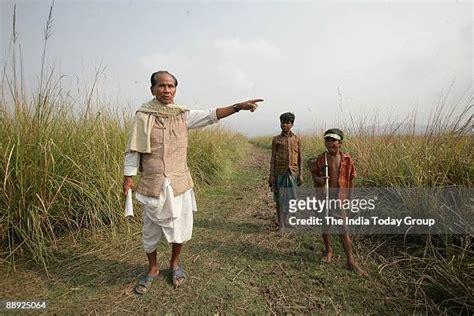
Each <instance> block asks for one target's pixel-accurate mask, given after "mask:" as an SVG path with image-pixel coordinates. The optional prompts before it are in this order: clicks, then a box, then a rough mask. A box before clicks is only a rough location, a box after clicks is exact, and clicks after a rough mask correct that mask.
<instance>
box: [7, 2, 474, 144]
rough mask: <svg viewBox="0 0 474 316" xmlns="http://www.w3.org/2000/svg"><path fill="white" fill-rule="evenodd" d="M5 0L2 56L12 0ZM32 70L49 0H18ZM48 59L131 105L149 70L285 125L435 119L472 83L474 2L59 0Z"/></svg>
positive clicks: (261, 127) (252, 117)
mask: <svg viewBox="0 0 474 316" xmlns="http://www.w3.org/2000/svg"><path fill="white" fill-rule="evenodd" d="M0 2H1V7H0V9H1V38H0V40H1V42H0V46H1V47H0V48H1V51H0V53H1V54H2V55H1V62H2V64H3V63H4V62H5V59H6V54H7V49H8V42H9V40H10V36H11V35H10V34H11V20H12V12H13V1H8V0H0ZM16 3H17V32H18V33H19V43H21V46H22V54H23V63H24V68H25V75H26V77H27V78H29V79H34V80H37V79H36V78H37V77H38V74H39V65H40V63H41V52H42V47H43V28H44V25H45V21H46V18H47V15H48V11H49V5H50V3H48V1H16ZM53 17H54V25H53V31H54V33H53V36H52V37H51V39H50V41H49V42H48V45H49V46H48V64H49V65H55V66H56V67H57V68H58V69H60V72H61V74H63V75H65V76H66V77H65V79H64V82H63V84H64V86H65V87H67V88H68V89H69V88H70V87H74V86H75V85H77V81H78V80H79V82H80V83H79V85H80V88H81V89H84V88H86V87H87V86H88V85H90V81H91V80H92V78H93V75H94V71H95V69H97V68H98V67H99V66H102V67H104V71H103V73H102V74H101V76H100V85H99V92H98V93H99V94H101V95H103V96H107V97H112V98H114V100H117V104H116V106H117V107H124V108H126V109H127V110H128V111H129V112H130V113H132V112H133V111H134V110H135V109H136V108H138V106H139V105H140V104H141V103H143V102H146V101H148V100H150V99H151V95H150V92H149V85H150V84H149V77H150V74H151V73H152V72H154V71H156V70H160V69H166V70H168V71H170V72H172V73H173V74H175V75H176V77H177V78H178V80H179V86H178V92H177V95H176V99H175V101H176V103H178V104H184V105H187V106H188V107H190V108H194V109H205V108H209V107H215V106H223V105H229V104H232V103H234V102H237V101H241V100H246V99H249V98H256V97H258V98H263V99H265V102H264V103H263V104H262V105H261V106H260V107H259V109H258V111H257V112H255V113H253V114H251V113H239V114H237V115H234V116H232V117H230V118H229V119H226V121H225V122H223V123H224V124H223V125H225V126H229V127H232V128H234V129H236V130H238V131H240V132H243V133H245V134H247V135H251V136H254V135H263V134H276V133H278V132H279V121H278V117H279V115H280V114H281V113H283V112H286V111H291V112H294V113H295V115H296V122H295V130H296V131H303V130H314V129H315V128H317V129H321V128H325V127H332V126H335V125H340V124H343V123H345V122H347V121H348V120H349V118H350V115H352V116H353V117H356V118H363V117H373V115H375V114H378V117H379V120H380V123H381V124H384V123H385V122H386V121H387V119H388V117H390V118H391V119H392V120H402V119H403V118H405V117H406V116H407V115H408V114H410V113H412V112H413V111H416V113H417V118H418V122H419V124H424V123H426V120H427V119H428V117H429V114H430V112H431V111H432V110H433V109H434V107H435V106H436V104H437V102H438V101H439V100H440V98H441V97H442V96H444V95H446V93H447V92H448V90H450V89H451V92H450V98H448V102H447V105H448V106H451V105H452V104H454V103H455V102H456V101H457V100H458V99H459V98H460V97H461V96H462V95H463V93H464V94H466V93H467V94H471V93H472V63H473V55H472V48H473V41H472V40H473V34H472V18H473V8H472V4H471V3H470V2H456V1H449V2H445V3H430V2H421V3H420V2H418V3H413V2H403V3H390V2H373V1H372V2H344V3H337V2H336V3H328V2H312V3H292V2H288V3H287V2H279V3H276V2H273V3H271V2H234V3H228V2H206V3H203V2H197V1H193V2H189V3H182V2H181V3H171V2H156V1H56V2H55V5H54V9H53Z"/></svg>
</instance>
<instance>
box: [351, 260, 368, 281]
mask: <svg viewBox="0 0 474 316" xmlns="http://www.w3.org/2000/svg"><path fill="white" fill-rule="evenodd" d="M347 269H349V270H350V271H352V272H354V273H356V274H358V275H360V276H363V277H366V278H367V277H368V276H369V275H368V274H367V272H365V271H364V270H362V268H361V267H359V266H358V265H357V264H356V263H348V264H347Z"/></svg>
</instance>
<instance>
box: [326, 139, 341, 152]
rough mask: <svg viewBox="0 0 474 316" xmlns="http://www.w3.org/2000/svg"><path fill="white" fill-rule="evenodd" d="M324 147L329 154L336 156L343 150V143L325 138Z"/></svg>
mask: <svg viewBox="0 0 474 316" xmlns="http://www.w3.org/2000/svg"><path fill="white" fill-rule="evenodd" d="M324 145H325V146H326V149H327V150H328V153H329V154H332V155H334V154H337V153H338V152H339V150H340V149H341V146H342V141H340V140H337V139H334V138H332V137H326V138H324Z"/></svg>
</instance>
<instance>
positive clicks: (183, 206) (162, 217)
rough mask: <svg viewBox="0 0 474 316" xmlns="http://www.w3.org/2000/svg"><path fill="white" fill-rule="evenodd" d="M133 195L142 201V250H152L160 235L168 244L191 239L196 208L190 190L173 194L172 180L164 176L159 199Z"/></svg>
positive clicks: (138, 194) (156, 244)
mask: <svg viewBox="0 0 474 316" xmlns="http://www.w3.org/2000/svg"><path fill="white" fill-rule="evenodd" d="M135 197H136V198H137V200H138V201H139V202H140V203H142V204H143V246H144V249H145V252H147V253H151V252H153V251H155V249H156V248H157V247H158V244H159V242H160V240H161V236H163V235H164V236H165V238H166V240H167V241H168V243H177V244H182V243H184V242H186V241H188V240H190V239H191V236H192V233H193V212H194V211H196V209H197V208H196V198H195V196H194V191H193V190H192V189H189V190H188V191H186V192H184V193H183V194H180V195H178V196H174V195H173V189H172V188H171V183H170V181H169V180H168V178H166V179H165V181H164V183H163V190H162V191H161V193H160V197H159V198H158V199H157V198H153V197H148V196H144V195H142V194H140V193H137V194H136V196H135Z"/></svg>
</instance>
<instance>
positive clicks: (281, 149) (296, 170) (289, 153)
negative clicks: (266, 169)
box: [270, 131, 303, 181]
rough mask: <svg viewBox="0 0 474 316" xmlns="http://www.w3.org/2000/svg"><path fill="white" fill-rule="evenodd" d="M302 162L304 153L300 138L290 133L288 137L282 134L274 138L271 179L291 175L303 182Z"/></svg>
mask: <svg viewBox="0 0 474 316" xmlns="http://www.w3.org/2000/svg"><path fill="white" fill-rule="evenodd" d="M302 162H303V153H302V152H301V140H300V139H299V137H298V136H296V135H295V134H293V132H291V131H290V132H289V133H288V135H284V134H283V133H281V134H280V135H277V136H275V137H273V141H272V158H271V162H270V179H276V177H277V176H278V175H285V174H290V175H292V176H298V177H299V179H300V181H303V172H302V170H301V166H302Z"/></svg>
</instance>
